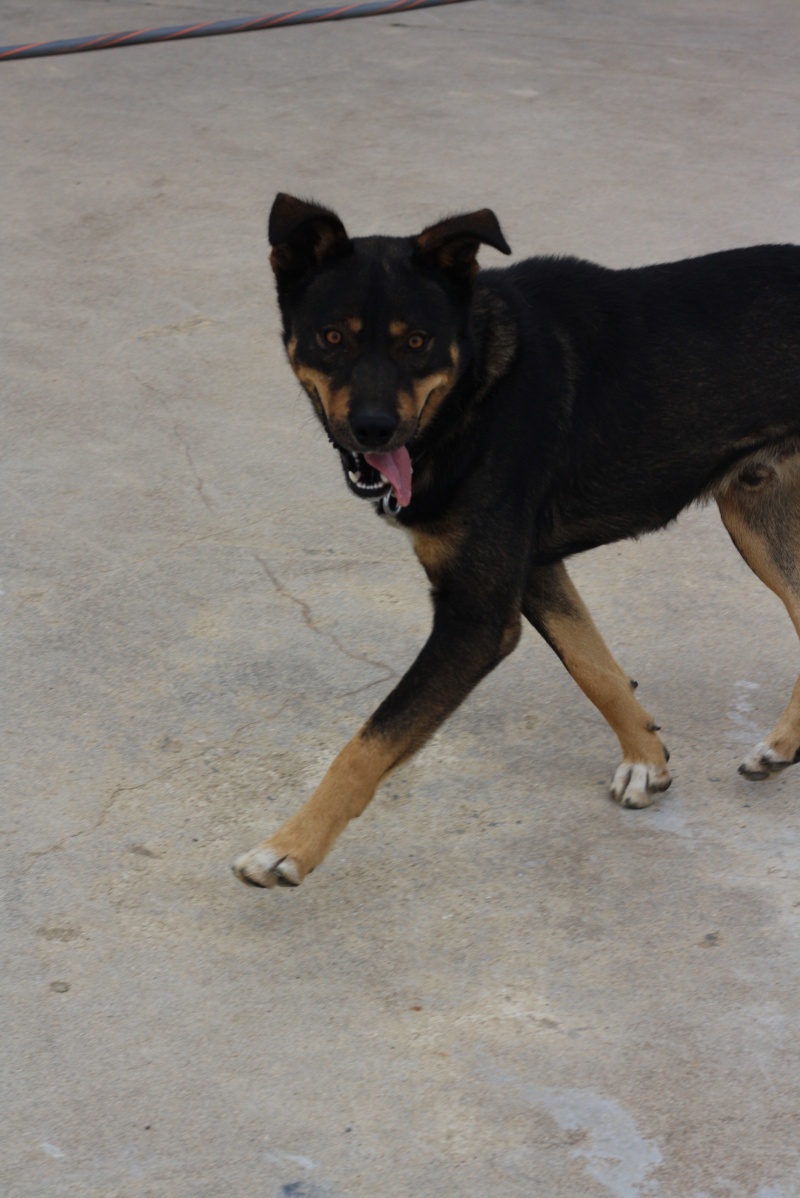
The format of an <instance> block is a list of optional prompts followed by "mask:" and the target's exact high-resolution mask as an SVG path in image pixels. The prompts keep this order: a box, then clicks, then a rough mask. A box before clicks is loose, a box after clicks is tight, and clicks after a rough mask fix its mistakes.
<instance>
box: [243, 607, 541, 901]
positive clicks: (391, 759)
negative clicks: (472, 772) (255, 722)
mask: <svg viewBox="0 0 800 1198" xmlns="http://www.w3.org/2000/svg"><path fill="white" fill-rule="evenodd" d="M434 598H435V602H436V603H437V610H436V616H435V619H434V626H433V632H432V633H431V636H430V638H429V640H428V642H427V644H426V645H425V647H424V648H423V650H422V652H421V653H420V655H419V657H418V658H417V660H416V661H415V662H414V664H413V665H412V667H411V669H410V670H409V671H408V673H407V674H406V675H405V676H404V677H403V678H402V679H401V680H400V682H399V683H398V685H397V686H396V687H395V689H394V690H393V691H392V693H391V694H390V695H389V696H388V698H387V699H385V700H384V702H383V703H382V704H381V705H380V707H379V708H378V710H377V711H376V712H375V714H374V715H373V716H372V718H371V719H370V720H369V721H368V722H367V723H366V724H365V725H364V727H363V728H362V729H361V731H360V732H359V733H358V734H357V735H356V736H354V737H353V739H352V740H351V741H350V742H349V743H348V744H347V745H345V747H344V748H343V749H342V751H341V753H339V755H338V756H337V757H336V758H335V760H334V761H333V763H332V764H331V766H330V768H329V769H328V772H327V773H326V775H325V777H324V778H323V780H322V782H321V783H320V785H319V786H318V788H317V790H316V791H315V792H314V794H313V795H312V796H311V798H310V799H309V800H308V802H307V803H305V805H304V806H303V807H301V809H300V810H299V811H298V812H297V813H296V815H293V816H292V817H291V818H290V819H289V820H287V822H286V823H285V824H283V826H282V827H281V828H279V829H278V831H277V832H276V833H275V834H274V835H273V836H271V837H270V839H269V840H267V841H266V842H265V843H264V844H262V845H259V846H258V847H257V848H255V849H253V850H251V851H250V852H249V853H243V854H242V855H241V856H240V857H238V858H237V859H236V861H234V864H233V869H234V873H235V874H236V876H237V877H238V878H240V879H241V881H243V882H247V883H249V884H250V885H252V886H267V887H272V886H275V885H284V886H297V885H299V883H300V882H302V880H303V878H304V877H305V875H306V874H307V873H310V872H311V870H312V869H314V868H315V866H317V865H319V863H320V861H322V859H323V857H325V855H326V853H327V852H328V850H329V849H330V847H331V845H332V844H333V842H334V841H335V840H336V838H337V836H339V834H340V833H341V832H342V831H343V830H344V828H345V827H346V826H347V824H348V823H349V821H350V820H351V819H355V818H356V816H359V815H361V813H362V811H363V810H364V809H365V807H366V806H367V804H368V803H369V802H370V800H371V799H372V796H373V795H374V793H375V790H376V788H377V786H378V784H379V783H380V782H381V780H382V779H383V778H385V777H386V775H387V774H388V773H389V771H390V770H392V769H394V767H395V766H397V765H399V764H400V763H401V762H402V761H404V760H405V759H406V758H408V757H410V756H411V755H412V753H414V752H416V750H417V749H419V748H420V747H421V746H422V745H423V744H424V742H425V741H426V740H427V739H428V737H429V736H430V735H431V733H432V732H433V731H434V730H435V729H436V728H437V727H438V726H439V724H441V723H442V722H443V720H445V719H446V718H447V716H448V715H450V713H451V712H452V711H454V710H455V708H456V707H457V706H458V704H459V703H460V702H461V701H462V700H463V699H464V698H465V697H466V695H467V694H468V693H469V692H470V691H471V690H472V688H473V687H474V686H475V685H476V684H477V683H478V682H479V681H480V679H481V678H483V677H484V675H485V674H487V673H488V672H489V671H490V670H491V669H492V668H493V667H494V666H495V665H497V663H498V662H499V661H500V660H501V659H502V658H503V657H505V656H506V654H508V653H510V652H511V650H512V649H513V648H514V646H515V645H516V643H517V641H518V640H519V634H520V617H519V611H518V610H517V609H516V608H515V607H514V606H513V605H511V604H509V605H508V607H506V608H505V615H504V616H503V617H501V618H500V619H499V620H498V619H497V617H496V616H495V617H493V618H490V616H489V609H487V611H486V615H485V618H478V619H476V618H474V617H470V618H465V617H464V615H463V614H461V613H459V612H458V611H453V610H451V609H450V607H449V605H447V604H445V603H443V602H441V601H438V600H437V599H436V597H434ZM501 610H503V609H501Z"/></svg>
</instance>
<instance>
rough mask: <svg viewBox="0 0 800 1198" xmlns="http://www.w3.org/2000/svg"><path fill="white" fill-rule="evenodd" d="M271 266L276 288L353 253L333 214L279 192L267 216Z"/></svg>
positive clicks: (288, 284) (339, 222)
mask: <svg viewBox="0 0 800 1198" xmlns="http://www.w3.org/2000/svg"><path fill="white" fill-rule="evenodd" d="M268 236H269V242H270V245H271V246H272V254H271V255H270V262H271V263H272V269H273V270H274V272H275V278H276V279H277V281H278V286H279V287H287V286H291V285H292V283H296V282H298V281H299V280H300V279H301V278H302V277H303V275H304V274H306V272H307V271H309V270H312V269H314V268H315V267H317V266H321V265H322V263H323V262H328V261H331V260H333V259H334V258H343V257H345V255H347V254H350V253H352V248H353V247H352V243H351V241H350V238H349V237H348V236H347V232H346V230H345V227H344V225H343V224H342V222H341V221H340V220H339V217H338V216H337V215H336V213H335V212H331V211H330V209H328V208H323V207H321V205H319V204H315V203H314V202H313V201H310V200H298V199H297V198H296V197H295V196H289V195H285V194H284V192H279V193H278V195H277V196H276V197H275V202H274V203H273V205H272V211H271V212H270V214H269V226H268Z"/></svg>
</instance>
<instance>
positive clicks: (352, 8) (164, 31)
mask: <svg viewBox="0 0 800 1198" xmlns="http://www.w3.org/2000/svg"><path fill="white" fill-rule="evenodd" d="M462 3H464V0H390V2H389V3H388V4H387V3H386V0H370V2H369V3H367V4H345V5H340V6H338V7H336V8H305V9H296V10H295V11H294V12H284V13H275V14H273V15H272V16H269V17H256V18H252V17H251V18H249V19H246V20H242V19H241V18H240V19H238V20H235V21H204V22H203V23H202V24H200V25H173V26H169V27H166V26H165V27H163V28H161V29H135V30H131V31H129V32H128V33H106V34H103V35H102V36H101V37H70V38H66V39H65V40H64V41H60V42H31V43H30V44H28V45H21V46H0V60H5V61H6V62H10V61H11V60H12V59H14V58H42V57H45V56H46V55H50V54H80V53H81V52H82V51H85V50H110V49H112V48H113V47H114V46H141V45H142V44H143V43H145V42H174V41H178V40H180V39H182V38H189V37H217V36H219V35H220V34H223V33H248V32H250V31H251V30H254V29H277V28H280V26H281V25H313V24H316V23H317V22H319V21H346V20H349V19H350V18H351V17H377V16H380V15H381V14H382V13H390V12H408V11H409V10H410V9H415V8H433V7H435V6H436V5H439V4H462Z"/></svg>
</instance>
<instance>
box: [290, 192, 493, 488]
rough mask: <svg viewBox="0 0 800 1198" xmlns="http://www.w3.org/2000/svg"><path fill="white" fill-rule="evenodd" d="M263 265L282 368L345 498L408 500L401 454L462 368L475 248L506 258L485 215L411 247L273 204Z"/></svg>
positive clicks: (323, 212)
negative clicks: (334, 466)
mask: <svg viewBox="0 0 800 1198" xmlns="http://www.w3.org/2000/svg"><path fill="white" fill-rule="evenodd" d="M269 240H270V244H271V245H272V255H271V262H272V268H273V270H274V272H275V279H276V282H277V287H278V301H279V304H280V309H281V315H282V317H283V328H284V340H285V343H286V351H287V353H288V355H289V361H290V363H291V365H292V369H293V370H294V372H295V374H296V375H297V377H298V379H299V380H300V382H301V383H302V385H303V387H304V388H305V390H306V391H307V392H308V394H309V396H310V397H311V401H312V403H313V404H314V408H315V410H316V412H317V415H318V416H319V418H320V420H321V421H322V423H323V425H324V427H325V429H326V431H327V432H328V435H329V436H330V438H331V440H332V441H333V442H334V444H335V445H336V447H337V448H338V449H339V451H340V453H341V456H342V463H343V465H344V468H345V474H346V476H347V478H348V482H349V485H350V489H351V490H352V491H353V492H354V493H355V494H357V495H360V496H362V497H363V498H368V499H383V500H384V503H385V505H386V504H388V508H389V510H394V511H396V510H397V509H398V507H405V506H406V505H407V504H408V503H409V501H410V498H411V458H410V454H409V447H410V446H411V445H412V443H413V442H414V440H415V439H416V438H418V437H420V435H421V434H423V433H424V431H425V429H426V428H427V427H428V425H429V424H430V423H431V421H433V419H434V417H435V416H436V413H437V412H438V411H439V409H440V407H441V404H442V402H443V400H444V399H445V398H446V397H447V395H448V394H449V393H450V392H451V391H452V389H453V387H454V386H455V384H456V382H457V380H458V378H459V375H460V372H461V370H462V369H463V365H464V357H465V349H466V346H467V344H468V337H469V315H470V304H471V293H472V283H473V279H474V277H475V274H476V273H477V269H478V264H477V261H476V255H477V252H478V248H479V246H480V245H481V244H485V245H491V246H494V248H495V249H498V250H500V251H502V253H504V254H509V253H511V250H510V249H509V247H508V245H507V244H506V240H505V238H504V237H503V234H502V232H501V230H500V225H499V224H498V222H497V218H496V217H495V215H494V213H493V212H491V211H490V210H489V209H488V208H484V209H483V210H481V211H480V212H472V213H468V214H466V215H463V216H453V217H450V218H449V219H447V220H444V221H441V222H440V223H439V224H436V225H431V226H430V227H429V228H427V229H425V230H424V231H423V232H422V233H420V234H419V236H417V237H357V238H353V239H351V238H350V237H348V235H347V232H346V231H345V227H344V225H343V224H342V222H341V220H340V219H339V217H338V216H337V215H336V214H335V213H334V212H331V211H329V210H328V209H327V208H322V207H320V206H319V205H318V204H314V203H311V202H308V201H306V200H299V199H295V198H294V197H293V196H288V195H283V194H281V195H278V196H277V198H276V200H275V202H274V204H273V206H272V212H271V213H270V218H269Z"/></svg>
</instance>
